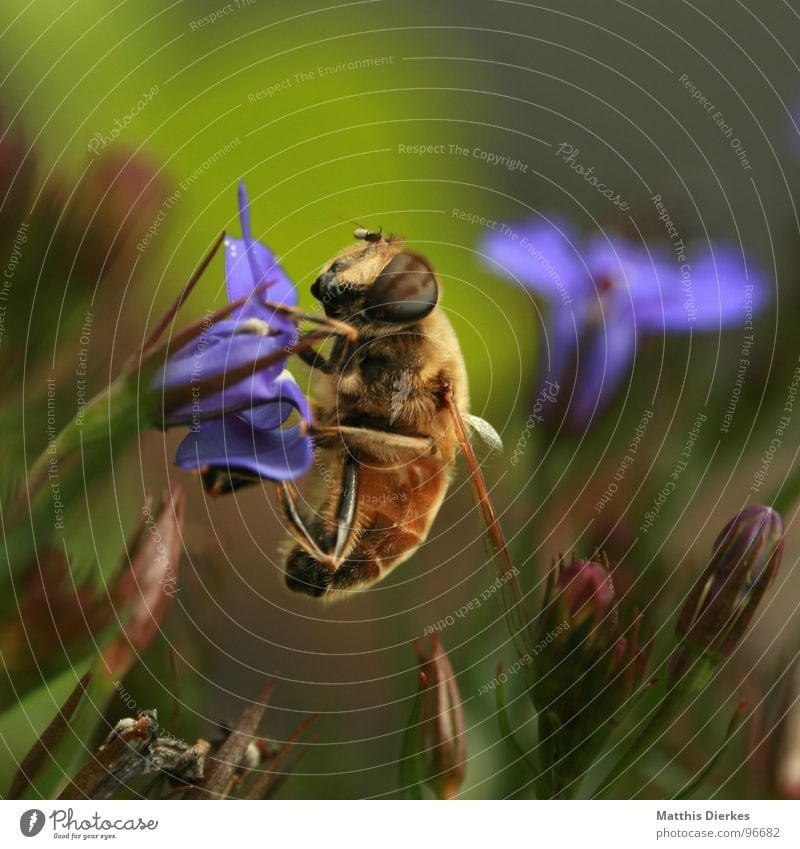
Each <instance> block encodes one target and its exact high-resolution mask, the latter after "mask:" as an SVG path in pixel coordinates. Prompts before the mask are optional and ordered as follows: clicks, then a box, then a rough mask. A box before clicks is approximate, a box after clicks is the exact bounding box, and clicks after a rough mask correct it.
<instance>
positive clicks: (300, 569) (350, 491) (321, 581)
mask: <svg viewBox="0 0 800 849" xmlns="http://www.w3.org/2000/svg"><path fill="white" fill-rule="evenodd" d="M278 497H279V500H280V503H281V506H282V508H283V512H284V515H285V517H286V519H287V524H288V529H289V532H290V533H291V534H292V536H293V537H294V538H295V540H297V542H298V543H299V547H298V548H295V549H294V550H293V551H292V552H291V553H290V554H289V557H288V559H287V561H286V585H287V586H288V587H289V589H290V590H294V591H295V592H303V593H307V594H309V595H312V596H317V597H318V596H321V595H324V593H325V592H326V591H327V589H328V586H329V585H330V584H331V583H332V581H333V576H334V575H335V574H336V572H337V570H338V569H339V567H340V566H341V564H342V563H343V562H344V561H345V560H346V558H347V556H348V555H349V554H350V553H351V551H352V550H353V547H354V545H355V540H356V536H357V534H358V523H357V521H356V518H357V506H358V465H357V464H356V463H355V462H354V461H353V460H352V459H348V460H347V461H346V462H345V464H344V468H343V472H342V479H341V496H340V498H339V502H338V504H337V506H336V513H335V514H334V516H333V519H332V523H333V525H334V529H333V530H331V531H328V532H325V533H320V531H321V529H319V528H314V531H316V532H317V533H316V534H315V533H314V532H312V530H310V529H309V528H308V526H307V525H306V523H305V522H304V521H303V518H302V516H301V515H300V512H299V510H298V509H297V493H296V491H295V490H294V488H293V487H291V486H290V485H289V484H286V483H281V484H279V486H278ZM318 537H321V538H318Z"/></svg>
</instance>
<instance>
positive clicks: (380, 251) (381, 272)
mask: <svg viewBox="0 0 800 849" xmlns="http://www.w3.org/2000/svg"><path fill="white" fill-rule="evenodd" d="M355 235H356V237H357V238H361V239H363V240H365V241H366V242H367V245H366V247H363V248H357V249H355V250H353V251H349V252H345V253H344V254H342V255H341V256H339V257H337V258H336V259H335V260H333V262H331V263H330V265H329V266H328V267H327V268H326V269H325V270H323V272H322V273H321V274H320V275H319V277H317V279H316V280H315V281H314V285H313V286H312V287H311V294H312V295H313V296H314V297H315V298H317V300H319V301H321V302H322V304H323V306H324V307H325V312H326V314H327V315H328V316H330V317H331V318H338V319H340V320H344V321H351V322H356V323H367V322H375V323H378V324H413V323H414V322H417V321H421V320H422V319H423V318H425V317H426V316H427V315H429V314H430V313H431V312H432V310H433V308H434V307H435V306H436V304H437V301H438V299H439V286H438V284H437V282H436V276H435V275H434V273H433V269H432V268H431V267H430V265H429V263H428V261H427V260H426V259H425V258H424V257H423V256H421V255H419V254H416V253H413V252H411V251H407V250H403V242H402V240H393V239H385V238H384V237H383V236H382V235H381V234H380V233H372V232H370V231H368V230H365V229H364V228H359V230H356V233H355Z"/></svg>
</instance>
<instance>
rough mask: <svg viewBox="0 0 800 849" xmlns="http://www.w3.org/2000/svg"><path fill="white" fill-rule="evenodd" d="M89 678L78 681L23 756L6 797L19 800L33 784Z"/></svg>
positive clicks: (85, 676)
mask: <svg viewBox="0 0 800 849" xmlns="http://www.w3.org/2000/svg"><path fill="white" fill-rule="evenodd" d="M90 678H91V672H87V673H86V675H84V676H83V678H81V680H80V681H78V683H77V685H76V686H75V689H74V690H73V691H72V692H71V693H70V696H69V698H68V699H67V700H66V702H64V704H63V705H62V707H61V708H60V710H59V711H58V713H57V714H56V716H55V718H54V719H53V720H52V721H51V723H50V724H49V725H48V726H47V728H45V730H44V731H43V732H42V734H41V735H40V736H39V738H38V739H37V741H36V742H35V743H34V744H33V746H32V747H31V749H30V751H29V752H28V754H27V755H25V758H24V760H23V761H22V763H21V764H20V767H19V770H18V771H17V774H16V776H15V777H14V780H13V781H12V782H11V787H10V788H9V790H8V797H9V798H11V799H21V798H22V795H23V793H25V791H26V790H27V789H28V787H29V786H30V785H31V784H32V783H33V781H34V780H35V778H36V776H37V775H38V773H39V771H40V770H41V769H42V767H43V765H44V764H45V762H46V759H47V757H48V756H49V754H50V752H52V751H53V750H54V749H55V748H56V747H57V746H58V744H59V743H60V742H61V740H62V739H63V738H64V734H65V733H66V731H67V728H68V727H69V722H70V720H71V719H72V715H73V714H74V713H75V710H76V708H77V707H78V704H79V703H80V702H81V700H82V699H83V698H84V697H85V695H86V685H87V684H88V683H89V680H90Z"/></svg>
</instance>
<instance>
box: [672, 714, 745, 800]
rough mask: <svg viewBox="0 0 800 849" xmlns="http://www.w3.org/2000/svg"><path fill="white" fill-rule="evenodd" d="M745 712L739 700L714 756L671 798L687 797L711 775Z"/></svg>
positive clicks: (739, 725) (743, 719) (741, 722)
mask: <svg viewBox="0 0 800 849" xmlns="http://www.w3.org/2000/svg"><path fill="white" fill-rule="evenodd" d="M746 713H747V702H745V701H741V702H740V703H739V705H738V707H737V708H736V710H735V711H734V714H733V716H732V717H731V721H730V723H729V724H728V730H727V731H726V732H725V738H724V740H723V741H722V745H721V746H720V747H719V749H717V751H716V752H715V753H714V756H713V757H712V758H711V759H710V760H709V761H708V763H707V764H706V765H705V766H704V767H703V768H702V769H701V770H700V772H698V773H697V775H695V777H694V778H693V779H692V780H691V781H689V782H688V783H687V784H685V785H684V786H683V787H682V788H681V789H680V790H679V791H678V792H677V793H676V794H675V795H674V796H673V797H672V798H673V799H688V798H689V796H691V794H692V793H694V791H695V790H697V789H698V788H699V787H700V786H701V785H702V784H703V783H704V782H705V780H706V779H707V778H708V777H709V775H711V773H712V772H713V771H714V769H715V768H716V766H717V764H718V763H719V762H720V761H721V760H722V756H723V755H724V754H725V752H726V751H727V750H728V746H729V745H730V742H731V740H732V739H733V737H734V735H735V734H736V732H737V731H738V730H739V729H740V728H741V727H742V725H744V722H745V719H746V718H747V717H746Z"/></svg>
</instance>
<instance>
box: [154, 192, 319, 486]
mask: <svg viewBox="0 0 800 849" xmlns="http://www.w3.org/2000/svg"><path fill="white" fill-rule="evenodd" d="M239 219H240V222H241V227H242V238H241V239H233V238H226V239H225V280H226V285H227V291H228V300H229V302H231V303H232V302H234V301H238V300H241V299H243V298H246V299H247V300H246V302H245V303H244V304H243V305H242V306H240V307H237V309H236V310H234V311H233V312H232V313H231V315H230V318H228V319H226V320H223V321H218V322H216V323H214V324H212V325H210V326H209V327H208V328H206V329H204V331H203V332H201V334H200V335H199V336H198V337H197V338H196V339H195V340H193V341H192V342H191V343H190V344H189V345H187V346H185V347H184V348H182V349H181V350H180V351H178V353H177V354H175V355H174V356H172V357H170V359H169V361H168V362H167V365H166V366H165V368H164V369H163V371H162V372H161V373H160V374H159V375H158V377H157V382H158V384H159V386H160V387H163V389H164V390H169V389H173V388H176V387H181V386H187V385H195V384H200V383H201V382H202V381H204V380H207V379H208V378H212V377H214V376H215V375H221V374H224V373H226V372H231V371H232V370H234V369H236V368H239V367H241V366H247V364H248V363H255V362H256V361H257V360H259V359H262V360H263V359H264V358H265V357H266V356H267V355H269V354H271V353H278V352H280V351H281V350H284V351H287V350H288V347H289V346H290V345H291V343H292V341H293V337H294V335H295V333H296V325H295V323H294V322H293V321H292V320H291V319H290V318H288V317H286V316H285V315H281V314H278V313H276V312H275V311H274V310H273V309H271V308H270V307H269V306H267V305H266V304H265V303H264V302H263V299H264V298H269V300H270V301H271V302H272V303H280V304H283V305H285V306H290V307H291V306H296V305H297V292H296V290H295V288H294V285H293V284H292V282H291V280H290V279H289V278H288V276H287V275H286V273H285V272H284V271H283V269H282V268H281V267H280V265H278V263H277V261H276V259H275V257H274V256H273V254H272V253H271V251H270V250H269V249H268V248H267V247H265V246H264V245H262V244H261V243H260V242H257V241H254V240H253V237H252V233H251V229H250V214H249V211H248V200H247V192H246V189H245V186H244V183H240V184H239ZM267 281H269V282H267ZM265 283H266V284H267V285H266V292H264V289H263V284H265ZM258 287H262V289H261V290H259V291H258V292H256V291H255V290H256V289H257V288H258ZM285 366H286V356H284V357H283V358H280V359H279V360H278V361H277V362H275V363H273V364H272V365H269V366H267V367H265V368H259V369H255V368H254V369H253V371H251V372H249V373H248V374H247V375H246V376H245V377H244V378H242V379H241V380H238V381H236V382H235V383H234V384H233V385H231V386H225V387H224V388H223V389H221V390H219V391H215V392H213V393H211V394H210V395H209V396H208V397H203V396H202V395H201V394H200V393H199V392H198V393H196V394H195V393H193V394H192V401H191V403H190V404H186V405H185V406H183V407H181V408H180V409H178V410H176V411H175V412H174V413H172V414H171V415H170V416H169V417H168V418H167V420H166V425H167V426H175V425H190V426H191V432H190V433H189V434H188V436H187V437H186V438H185V439H184V440H183V442H182V443H181V445H180V447H179V448H178V453H177V456H176V458H175V460H176V463H177V464H178V465H179V466H181V467H182V468H184V469H201V470H203V471H204V472H205V473H206V475H207V477H206V482H207V484H209V485H210V486H209V488H210V489H211V490H212V491H214V492H217V493H218V492H226V491H229V490H230V489H232V488H234V487H235V486H237V485H238V484H239V483H241V482H242V481H243V480H249V479H253V478H268V479H270V480H288V479H293V478H295V477H298V476H299V475H301V474H303V473H304V472H305V471H307V470H308V468H309V467H310V465H311V440H310V438H309V436H308V426H307V423H308V422H309V421H310V418H311V411H310V409H309V404H308V401H307V399H306V398H305V396H304V395H303V393H302V391H301V390H300V387H299V386H298V385H297V383H296V382H295V380H294V378H293V377H292V376H291V374H289V372H288V371H286V368H285ZM295 411H296V412H297V413H298V414H299V417H300V421H299V423H298V424H295V425H293V426H291V427H286V428H284V427H282V425H284V424H285V422H286V421H287V420H288V418H289V417H290V416H291V415H292V413H293V412H295Z"/></svg>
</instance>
